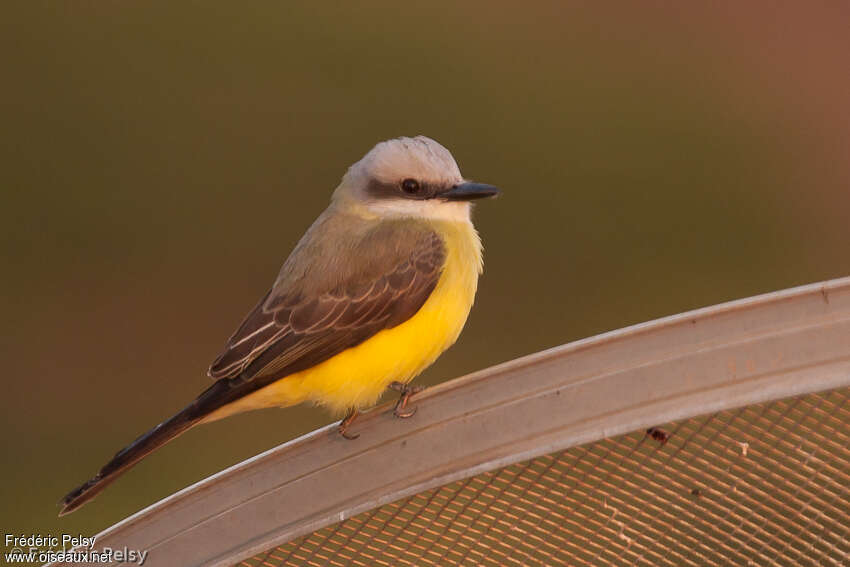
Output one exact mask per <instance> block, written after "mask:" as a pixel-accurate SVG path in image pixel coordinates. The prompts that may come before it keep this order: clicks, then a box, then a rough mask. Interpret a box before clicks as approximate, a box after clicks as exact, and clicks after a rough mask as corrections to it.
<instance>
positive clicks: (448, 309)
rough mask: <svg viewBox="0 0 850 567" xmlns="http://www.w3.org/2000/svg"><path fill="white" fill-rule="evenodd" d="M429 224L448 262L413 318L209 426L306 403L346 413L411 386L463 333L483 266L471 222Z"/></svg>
mask: <svg viewBox="0 0 850 567" xmlns="http://www.w3.org/2000/svg"><path fill="white" fill-rule="evenodd" d="M430 222H431V224H432V225H433V227H434V229H435V230H436V231H437V233H438V234H440V236H441V237H442V238H443V240H444V243H445V246H446V261H445V264H444V265H443V271H442V275H441V276H440V279H439V281H438V282H437V286H436V287H435V288H434V291H433V292H431V295H430V296H429V297H428V299H427V300H426V301H425V304H424V305H423V306H422V307H421V308H420V309H419V311H418V312H417V313H416V314H415V315H414V316H413V317H411V318H410V319H408V320H407V321H405V322H404V323H402V324H400V325H397V326H395V327H393V328H392V329H386V330H384V331H381V332H379V333H378V334H376V335H375V336H373V337H371V338H370V339H368V340H366V341H364V342H363V343H361V344H359V345H357V346H356V347H353V348H350V349H347V350H345V351H343V352H341V353H339V354H338V355H336V356H334V357H333V358H330V359H328V360H326V361H324V362H322V363H320V364H318V365H316V366H314V367H313V368H309V369H307V370H304V371H301V372H298V373H295V374H291V375H289V376H286V377H285V378H282V379H280V380H278V381H277V382H275V383H273V384H270V385H268V386H266V387H265V388H262V389H260V390H257V391H256V392H254V393H252V394H250V395H248V396H245V397H244V398H242V399H240V400H238V401H236V402H233V403H231V404H229V405H227V406H225V407H223V408H221V409H220V410H218V411H216V412H214V413H213V414H212V415H210V416H209V417H208V418H207V421H211V420H214V419H219V418H221V417H225V416H227V415H231V414H234V413H239V412H242V411H246V410H249V409H257V408H264V407H275V406H281V407H283V406H290V405H294V404H298V403H301V402H304V401H312V402H314V403H317V404H320V405H323V406H326V407H328V408H329V409H331V410H332V411H334V412H335V413H339V414H341V413H344V412H345V411H346V410H347V409H349V408H352V407H355V408H363V407H368V406H371V405H374V403H375V402H376V401H377V400H378V398H379V397H380V396H381V394H382V393H383V392H384V391H385V390H386V389H387V386H388V385H389V384H390V382H393V381H399V382H409V381H410V380H412V379H413V378H414V377H416V376H417V375H418V374H419V373H420V372H422V371H423V370H424V369H425V368H427V367H428V366H430V365H431V364H432V363H433V362H434V360H436V359H437V357H438V356H439V355H440V354H442V352H443V351H444V350H446V349H447V348H449V347H450V346H451V345H452V344H454V342H455V341H456V340H457V337H458V335H459V334H460V332H461V330H462V329H463V325H464V323H466V318H467V316H468V315H469V310H470V308H471V307H472V303H473V301H474V299H475V291H476V289H477V287H478V275H479V274H480V273H481V269H482V259H481V241H480V239H479V238H478V233H477V232H476V231H475V228H473V226H472V224H471V223H469V222H456V221H445V220H439V221H436V220H435V221H430Z"/></svg>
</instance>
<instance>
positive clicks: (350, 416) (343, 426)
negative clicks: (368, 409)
mask: <svg viewBox="0 0 850 567" xmlns="http://www.w3.org/2000/svg"><path fill="white" fill-rule="evenodd" d="M356 417H357V410H356V409H353V408H352V409H350V410H349V411H348V413H347V414H346V416H345V418H344V419H343V420H342V421H340V422H339V426H338V427H337V431H338V432H339V434H340V435H342V436H343V437H345V438H346V439H348V440H349V441H351V440H353V439H357V438H358V437H360V434H359V433H349V432H348V426H349V425H351V422H352V421H354V418H356Z"/></svg>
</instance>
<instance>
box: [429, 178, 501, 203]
mask: <svg viewBox="0 0 850 567" xmlns="http://www.w3.org/2000/svg"><path fill="white" fill-rule="evenodd" d="M498 194H499V190H498V189H497V188H496V187H493V186H492V185H487V184H485V183H471V182H467V183H461V184H460V185H455V186H454V187H452V188H451V189H449V190H448V191H446V192H445V193H441V194H440V197H442V198H443V199H446V200H447V201H472V200H473V199H484V198H485V197H495V196H496V195H498Z"/></svg>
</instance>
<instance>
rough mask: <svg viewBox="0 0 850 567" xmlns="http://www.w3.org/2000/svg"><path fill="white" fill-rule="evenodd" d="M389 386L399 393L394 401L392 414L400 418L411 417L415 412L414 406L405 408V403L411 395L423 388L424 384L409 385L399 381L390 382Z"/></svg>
mask: <svg viewBox="0 0 850 567" xmlns="http://www.w3.org/2000/svg"><path fill="white" fill-rule="evenodd" d="M389 388H390V390H395V391H396V392H400V394H401V395H399V397H398V401H397V402H396V403H395V409H393V415H394V416H396V417H401V418H407V417H413V414H415V413H416V408H415V407H413V408H409V409H406V408H407V403H408V402H409V401H410V397H411V396H413V395H414V394H418V393H419V392H421V391H422V390H424V389H425V386H411V385H410V384H403V383H401V382H391V383H390V386H389Z"/></svg>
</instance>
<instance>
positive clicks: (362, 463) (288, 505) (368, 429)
mask: <svg viewBox="0 0 850 567" xmlns="http://www.w3.org/2000/svg"><path fill="white" fill-rule="evenodd" d="M848 345H850V278H843V279H838V280H832V281H828V282H823V283H818V284H812V285H807V286H802V287H798V288H794V289H789V290H784V291H780V292H775V293H770V294H766V295H761V296H757V297H753V298H748V299H744V300H740V301H735V302H731V303H725V304H721V305H717V306H714V307H709V308H705V309H699V310H696V311H691V312H688V313H683V314H680V315H676V316H672V317H667V318H664V319H659V320H656V321H652V322H649V323H643V324H639V325H635V326H632V327H628V328H625V329H621V330H618V331H613V332H610V333H605V334H602V335H599V336H596V337H593V338H590V339H585V340H581V341H577V342H574V343H570V344H567V345H564V346H561V347H557V348H554V349H550V350H547V351H543V352H540V353H537V354H533V355H530V356H526V357H523V358H520V359H516V360H513V361H511V362H508V363H505V364H501V365H498V366H494V367H492V368H488V369H486V370H482V371H479V372H476V373H473V374H470V375H468V376H465V377H463V378H459V379H456V380H453V381H450V382H447V383H445V384H442V385H440V386H437V387H434V388H431V389H429V390H427V391H426V392H425V393H423V394H421V395H420V396H419V397H417V402H416V403H417V405H418V406H419V411H418V413H417V415H416V417H415V418H413V419H410V420H396V419H394V418H392V416H391V415H389V411H388V408H389V406H381V407H379V408H376V409H375V410H373V411H371V412H369V413H367V414H364V417H363V418H362V421H358V422H357V424H356V427H355V430H356V432H358V433H361V437H360V438H359V439H358V440H357V441H354V442H346V441H343V440H341V439H340V438H339V437H338V436H337V435H336V432H335V428H334V426H328V427H325V428H323V429H319V430H317V431H314V432H312V433H310V434H308V435H305V436H303V437H301V438H299V439H296V440H294V441H291V442H288V443H285V444H283V445H280V446H279V447H276V448H274V449H272V450H270V451H267V452H265V453H263V454H260V455H258V456H256V457H253V458H251V459H248V460H246V461H244V462H242V463H240V464H238V465H235V466H233V467H231V468H229V469H226V470H224V471H222V472H220V473H218V474H216V475H213V476H211V477H209V478H207V479H205V480H203V481H201V482H199V483H197V484H195V485H193V486H190V487H188V488H186V489H184V490H182V491H180V492H178V493H176V494H174V495H172V496H170V497H168V498H166V499H164V500H162V501H160V502H158V503H156V504H154V505H152V506H150V507H148V508H146V509H144V510H142V511H140V512H138V513H137V514H134V515H133V516H130V517H129V518H127V519H125V520H123V521H122V522H119V523H118V524H116V525H114V526H112V527H111V528H109V529H107V530H105V531H104V532H102V533H101V534H100V535H99V536H98V538H97V541H98V544H100V545H103V546H109V547H113V548H120V547H123V546H125V545H126V546H129V547H131V548H137V549H147V550H149V551H150V555H149V558H148V561H147V564H148V565H177V564H179V565H231V564H233V563H235V562H238V561H240V560H242V559H244V558H246V557H250V556H251V555H253V554H255V553H257V552H260V551H263V550H265V549H268V548H270V547H273V546H276V545H280V544H282V543H284V542H287V541H290V540H292V539H294V538H296V537H298V536H301V535H303V534H306V533H310V532H312V531H315V530H317V529H320V528H322V527H324V526H327V525H329V524H332V523H335V522H337V521H340V520H343V519H345V518H348V517H350V516H352V515H354V514H357V513H360V512H362V511H365V510H368V509H371V508H374V507H377V506H380V505H382V504H385V503H387V502H391V501H394V500H397V499H399V498H402V497H405V496H409V495H411V494H415V493H418V492H420V491H422V490H426V489H429V488H433V487H435V486H441V485H443V484H446V483H448V482H451V481H454V480H457V479H460V478H465V477H468V476H472V475H474V474H477V473H480V472H483V471H487V470H493V469H496V468H499V467H502V466H505V465H508V464H512V463H515V462H518V461H522V460H525V459H529V458H533V457H536V456H540V455H543V454H547V453H551V452H553V451H558V450H562V449H566V448H568V447H571V446H575V445H578V444H582V443H586V442H591V441H595V440H599V439H602V438H605V437H610V436H613V435H618V434H621V433H627V432H629V431H634V430H637V429H640V428H646V427H650V426H652V425H655V424H658V423H662V422H667V421H671V420H677V419H683V418H687V417H692V416H695V415H701V414H705V413H709V412H714V411H719V410H723V409H728V408H734V407H741V406H744V405H748V404H753V403H758V402H763V401H768V400H774V399H779V398H784V397H790V396H794V395H799V394H804V393H809V392H815V391H821V390H827V389H831V388H837V387H841V386H846V385H850V349H848Z"/></svg>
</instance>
